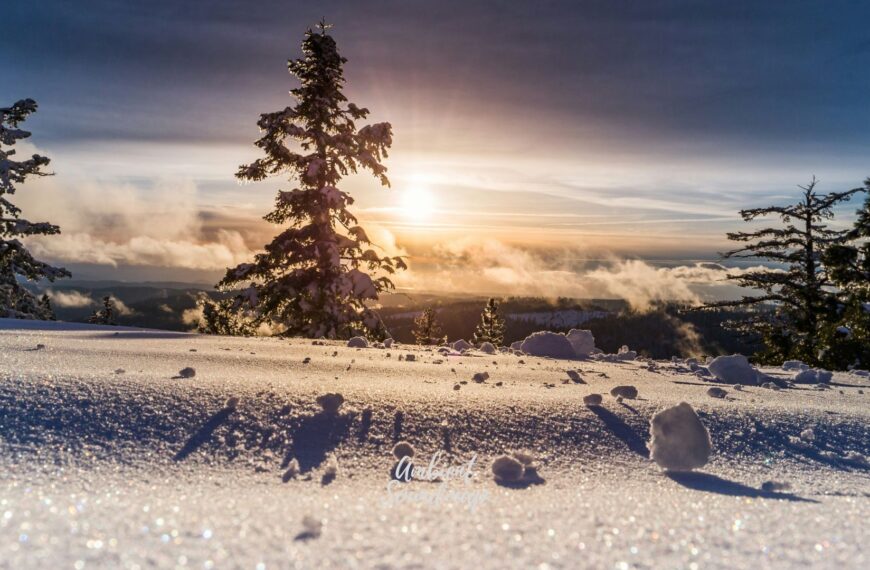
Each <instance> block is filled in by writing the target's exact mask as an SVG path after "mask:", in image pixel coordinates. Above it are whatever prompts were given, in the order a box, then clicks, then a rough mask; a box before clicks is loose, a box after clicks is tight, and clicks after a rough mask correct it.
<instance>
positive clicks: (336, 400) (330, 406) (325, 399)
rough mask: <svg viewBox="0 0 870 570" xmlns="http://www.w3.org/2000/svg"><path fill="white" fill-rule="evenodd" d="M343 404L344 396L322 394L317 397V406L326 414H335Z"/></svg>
mask: <svg viewBox="0 0 870 570" xmlns="http://www.w3.org/2000/svg"><path fill="white" fill-rule="evenodd" d="M343 403H344V396H342V395H341V394H324V395H322V396H318V397H317V404H318V405H319V406H320V407H321V408H323V411H324V412H325V413H327V414H337V413H338V409H339V408H340V407H341V405H342V404H343Z"/></svg>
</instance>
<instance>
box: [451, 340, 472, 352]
mask: <svg viewBox="0 0 870 570" xmlns="http://www.w3.org/2000/svg"><path fill="white" fill-rule="evenodd" d="M469 348H471V343H469V342H468V341H466V340H462V339H459V340H457V341H456V342H454V343H453V350H455V351H457V352H462V351H463V350H468V349H469Z"/></svg>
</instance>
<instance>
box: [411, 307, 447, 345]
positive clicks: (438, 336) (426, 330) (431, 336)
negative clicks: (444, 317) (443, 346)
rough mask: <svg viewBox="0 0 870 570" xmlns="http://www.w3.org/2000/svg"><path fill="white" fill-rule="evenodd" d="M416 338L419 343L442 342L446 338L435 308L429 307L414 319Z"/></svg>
mask: <svg viewBox="0 0 870 570" xmlns="http://www.w3.org/2000/svg"><path fill="white" fill-rule="evenodd" d="M413 332H414V340H416V341H417V344H427V345H428V344H440V343H442V342H444V341H445V340H446V337H445V336H444V332H443V331H442V330H441V323H439V322H438V317H437V316H436V314H435V309H433V308H432V307H427V308H425V309H423V312H422V313H420V314H419V315H417V317H416V318H415V319H414V331H413Z"/></svg>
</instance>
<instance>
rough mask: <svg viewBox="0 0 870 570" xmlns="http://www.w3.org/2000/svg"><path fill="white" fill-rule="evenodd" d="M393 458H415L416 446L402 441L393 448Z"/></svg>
mask: <svg viewBox="0 0 870 570" xmlns="http://www.w3.org/2000/svg"><path fill="white" fill-rule="evenodd" d="M393 456H394V457H395V458H396V459H401V458H403V457H414V446H413V445H411V444H410V443H408V442H407V441H400V442H399V443H397V444H396V445H394V446H393Z"/></svg>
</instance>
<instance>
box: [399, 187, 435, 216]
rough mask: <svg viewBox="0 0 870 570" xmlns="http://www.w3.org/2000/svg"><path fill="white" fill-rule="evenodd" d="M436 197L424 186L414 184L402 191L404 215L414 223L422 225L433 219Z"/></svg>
mask: <svg viewBox="0 0 870 570" xmlns="http://www.w3.org/2000/svg"><path fill="white" fill-rule="evenodd" d="M434 210H435V197H434V196H433V195H432V193H431V192H430V191H429V190H428V189H427V188H426V187H424V186H422V185H420V184H413V185H411V186H409V187H408V188H406V189H405V190H403V191H402V214H403V215H404V217H405V218H407V219H408V220H410V221H412V222H414V223H417V224H419V223H422V222H425V221H426V220H428V219H429V218H431V217H432V213H433V212H434Z"/></svg>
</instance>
